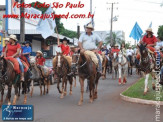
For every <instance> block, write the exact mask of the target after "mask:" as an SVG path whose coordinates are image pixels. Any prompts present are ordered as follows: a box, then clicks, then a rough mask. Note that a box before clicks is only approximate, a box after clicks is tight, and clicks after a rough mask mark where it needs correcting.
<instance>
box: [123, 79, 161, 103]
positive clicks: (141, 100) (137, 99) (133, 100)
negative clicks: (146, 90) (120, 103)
mask: <svg viewBox="0 0 163 122" xmlns="http://www.w3.org/2000/svg"><path fill="white" fill-rule="evenodd" d="M140 79H141V78H139V79H138V80H136V82H137V81H139V80H140ZM136 82H134V83H133V84H132V85H134V84H135V83H136ZM132 85H131V86H132ZM131 86H130V87H131ZM130 87H128V88H127V89H126V90H128V89H129V88H130ZM126 90H124V91H126ZM124 91H123V92H124ZM123 92H122V93H123ZM122 93H120V98H121V99H122V100H124V101H128V102H133V103H140V104H146V105H163V101H153V100H145V99H140V98H132V97H128V96H124V95H123V94H122Z"/></svg>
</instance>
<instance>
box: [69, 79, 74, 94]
mask: <svg viewBox="0 0 163 122" xmlns="http://www.w3.org/2000/svg"><path fill="white" fill-rule="evenodd" d="M72 82H73V78H72V77H69V83H70V93H69V95H72Z"/></svg>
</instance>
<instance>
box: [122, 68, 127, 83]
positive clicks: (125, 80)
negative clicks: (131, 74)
mask: <svg viewBox="0 0 163 122" xmlns="http://www.w3.org/2000/svg"><path fill="white" fill-rule="evenodd" d="M126 74H127V68H126V69H124V71H123V84H126V82H127V79H126Z"/></svg>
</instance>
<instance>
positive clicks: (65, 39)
mask: <svg viewBox="0 0 163 122" xmlns="http://www.w3.org/2000/svg"><path fill="white" fill-rule="evenodd" d="M63 41H67V43H69V42H70V41H69V40H68V39H67V38H66V37H64V38H63V39H61V42H63Z"/></svg>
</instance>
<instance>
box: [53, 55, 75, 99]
mask: <svg viewBox="0 0 163 122" xmlns="http://www.w3.org/2000/svg"><path fill="white" fill-rule="evenodd" d="M55 58H56V64H54V60H53V66H54V65H56V74H57V77H58V78H57V79H58V83H57V88H58V91H59V93H61V96H60V98H64V96H66V95H67V80H69V83H70V93H69V94H70V95H72V82H73V79H72V77H71V76H68V75H67V74H69V73H70V72H71V67H70V66H69V64H68V61H67V59H66V58H65V57H64V56H63V54H62V53H57V56H56V57H55ZM54 69H55V67H54ZM60 82H62V90H60Z"/></svg>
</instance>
